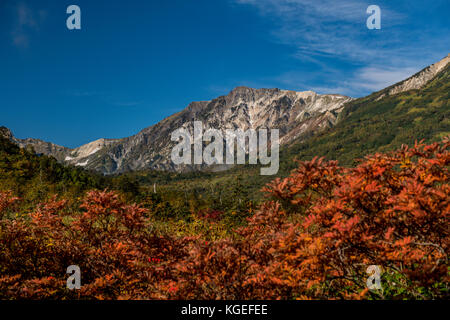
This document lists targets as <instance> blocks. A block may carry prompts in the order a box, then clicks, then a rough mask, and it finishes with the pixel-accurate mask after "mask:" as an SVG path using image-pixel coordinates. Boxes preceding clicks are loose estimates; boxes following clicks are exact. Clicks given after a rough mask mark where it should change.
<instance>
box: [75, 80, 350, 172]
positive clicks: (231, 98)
mask: <svg viewBox="0 0 450 320" xmlns="http://www.w3.org/2000/svg"><path fill="white" fill-rule="evenodd" d="M350 100H351V98H349V97H345V96H339V95H318V94H316V93H314V92H294V91H287V90H279V89H252V88H247V87H238V88H236V89H234V90H233V91H231V92H230V93H229V94H228V95H226V96H222V97H219V98H217V99H214V100H212V101H200V102H193V103H191V104H190V105H189V106H188V107H187V108H186V109H184V110H183V111H181V112H179V113H177V114H174V115H173V116H171V117H169V118H166V119H164V120H163V121H161V122H159V123H158V124H156V125H154V126H151V127H149V128H146V129H144V130H142V131H141V132H139V133H138V134H136V135H134V136H132V137H128V138H125V139H121V140H119V141H116V142H114V143H111V144H109V145H107V146H104V147H103V148H102V149H101V150H100V151H98V152H96V153H95V154H92V155H90V156H88V157H86V158H83V159H78V161H82V163H81V164H83V165H84V166H85V167H86V168H90V169H95V170H100V171H102V172H104V173H107V174H111V173H118V172H126V171H131V170H141V169H156V170H177V171H183V170H192V169H194V167H190V166H184V165H181V166H175V165H174V164H173V163H172V161H171V159H170V153H171V150H172V148H173V147H174V145H175V142H172V141H171V134H172V132H173V131H175V130H176V129H178V128H182V127H183V128H186V129H187V130H189V131H190V132H192V131H193V121H202V123H203V127H204V130H206V129H209V128H214V129H219V130H225V129H242V130H244V131H245V130H247V129H262V128H267V129H279V130H280V137H281V143H282V144H283V143H288V142H290V141H292V140H294V139H297V138H299V137H301V136H302V135H304V134H306V133H309V132H315V131H317V130H322V129H324V128H327V127H329V126H332V125H334V124H335V122H336V118H337V115H338V114H339V112H340V111H341V110H342V107H343V105H344V104H345V103H346V102H348V101H350ZM78 164H79V165H80V163H78ZM216 169H217V168H216Z"/></svg>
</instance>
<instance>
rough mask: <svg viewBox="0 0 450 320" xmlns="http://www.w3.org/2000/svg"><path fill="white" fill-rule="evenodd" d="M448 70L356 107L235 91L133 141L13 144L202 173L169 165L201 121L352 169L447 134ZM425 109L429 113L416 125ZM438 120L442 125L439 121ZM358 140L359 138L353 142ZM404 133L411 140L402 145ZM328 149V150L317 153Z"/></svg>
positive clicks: (345, 101)
mask: <svg viewBox="0 0 450 320" xmlns="http://www.w3.org/2000/svg"><path fill="white" fill-rule="evenodd" d="M449 62H450V55H448V56H447V57H445V58H444V59H442V60H441V61H439V62H437V63H435V64H433V65H431V66H429V67H427V68H425V69H423V70H422V71H420V72H418V73H417V74H415V75H413V76H411V77H410V78H408V79H406V80H404V81H401V82H400V83H397V84H394V85H392V86H390V87H388V88H386V89H383V90H381V91H379V92H375V93H373V94H371V95H369V96H367V97H364V98H359V99H353V98H350V97H346V96H342V95H320V94H317V93H315V92H312V91H306V92H295V91H288V90H280V89H252V88H247V87H237V88H235V89H234V90H232V91H231V92H230V93H229V94H228V95H225V96H221V97H218V98H216V99H213V100H211V101H199V102H192V103H191V104H189V105H188V106H187V108H185V109H184V110H182V111H181V112H178V113H176V114H174V115H172V116H170V117H168V118H166V119H164V120H162V121H161V122H159V123H157V124H156V125H153V126H151V127H148V128H145V129H144V130H142V131H141V132H139V133H138V134H136V135H133V136H131V137H127V138H123V139H115V140H114V139H100V140H97V141H94V142H91V143H89V144H86V145H83V146H81V147H79V148H76V149H69V148H65V147H61V146H57V145H54V144H52V143H48V142H44V141H41V140H36V139H23V140H21V139H16V138H14V137H13V136H12V134H11V133H10V132H9V135H10V139H11V140H12V141H14V142H15V143H17V144H19V145H20V146H22V147H26V146H30V145H31V146H33V148H34V150H35V151H36V152H37V153H43V154H46V155H52V156H54V157H55V158H56V159H57V160H58V161H60V162H63V163H66V164H72V165H75V166H81V167H84V168H87V169H91V170H95V171H98V172H102V173H104V174H115V173H123V172H129V171H136V170H145V169H151V170H167V171H190V170H193V169H198V168H195V167H192V166H175V165H174V164H173V163H172V161H171V159H170V153H171V150H172V148H173V146H174V145H175V142H172V141H171V140H170V137H171V133H172V132H173V131H174V130H176V129H178V128H181V127H184V128H186V129H188V130H189V131H190V132H191V133H192V131H193V121H202V122H203V124H204V130H206V129H208V128H215V129H219V130H224V129H237V128H240V129H242V130H247V129H249V128H251V129H260V128H272V129H273V128H277V129H279V130H280V140H281V141H280V142H281V144H282V145H285V146H291V145H294V147H293V148H291V151H289V152H290V153H291V154H295V153H299V154H301V155H305V157H308V156H309V155H310V154H314V152H316V155H321V154H324V155H325V156H334V157H335V158H342V156H344V157H346V158H345V161H347V162H349V161H353V159H354V158H352V157H353V156H355V155H364V152H366V151H373V150H376V148H375V147H376V146H381V145H389V144H393V145H397V144H399V143H400V142H401V143H405V142H406V141H410V140H411V139H413V138H414V137H418V135H417V132H413V131H411V132H410V131H405V128H416V129H420V130H425V129H424V126H425V124H426V125H428V126H429V130H428V131H429V132H428V134H424V135H423V136H426V137H429V136H430V135H431V133H433V132H440V133H439V134H442V132H445V131H446V129H445V128H446V127H447V126H448V114H447V113H445V112H446V111H445V110H446V108H443V109H439V108H438V107H440V106H442V104H444V106H445V107H448V101H449V99H448V92H449V90H448V85H447V84H448V78H446V74H447V72H448V65H449ZM442 75H444V76H443V77H444V78H443V79H441V80H442V82H440V84H439V85H440V87H439V88H437V89H436V88H434V87H433V89H430V88H431V87H430V85H433V83H435V80H436V78H438V77H439V76H441V78H442ZM446 94H447V96H445V95H446ZM436 108H438V109H437V110H435V109H436ZM422 109H425V113H424V114H423V115H422V116H417V117H415V115H417V114H420V113H421V112H422V111H423V110H422ZM399 110H400V111H399ZM442 110H444V111H442ZM436 114H439V116H440V117H441V118H442V117H443V119H435V116H436ZM446 121H447V122H446ZM436 122H437V123H436ZM374 123H376V125H374ZM393 125H395V126H397V127H396V128H395V127H393ZM330 128H335V129H336V130H334V129H333V130H330ZM395 130H397V131H398V132H395ZM439 130H440V131H439ZM447 131H450V130H447ZM330 132H331V133H330ZM342 132H345V134H343V136H340V135H339V134H338V133H342ZM356 132H358V134H359V136H356V135H355V133H356ZM405 132H408V134H409V135H410V137H405V136H404V135H405ZM327 134H328V135H329V136H326V135H327ZM324 135H325V136H324ZM314 136H315V137H314ZM324 137H325V138H324ZM349 137H351V138H349ZM363 137H365V138H364V139H363ZM317 139H322V140H317ZM377 139H378V140H377ZM379 140H383V141H379ZM312 141H314V142H312ZM325 145H327V146H329V148H327V149H325V150H319V147H320V148H325V147H324V146H325ZM225 168H227V167H225ZM225 168H220V167H219V168H217V169H225Z"/></svg>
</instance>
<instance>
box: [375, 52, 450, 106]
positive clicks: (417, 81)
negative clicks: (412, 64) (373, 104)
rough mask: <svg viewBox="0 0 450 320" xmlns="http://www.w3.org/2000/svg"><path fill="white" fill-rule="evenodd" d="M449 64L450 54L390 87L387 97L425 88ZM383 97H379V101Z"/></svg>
mask: <svg viewBox="0 0 450 320" xmlns="http://www.w3.org/2000/svg"><path fill="white" fill-rule="evenodd" d="M449 62H450V54H448V55H447V56H446V57H445V58H443V59H442V60H440V61H438V62H436V63H435V64H432V65H430V66H428V67H427V68H425V69H423V70H422V71H420V72H418V73H416V74H415V75H413V76H411V77H409V78H408V79H406V80H404V81H402V82H400V83H398V84H396V85H394V86H392V87H391V88H390V90H389V93H388V95H394V94H397V93H401V92H405V91H409V90H414V89H420V88H422V87H423V86H425V85H426V84H427V83H428V82H429V81H430V80H432V79H433V78H434V77H435V76H436V75H437V74H438V73H439V72H441V71H442V70H443V69H444V68H445V67H446V66H447V65H448V64H449ZM384 96H385V95H382V96H380V97H379V98H378V99H381V98H382V97H384Z"/></svg>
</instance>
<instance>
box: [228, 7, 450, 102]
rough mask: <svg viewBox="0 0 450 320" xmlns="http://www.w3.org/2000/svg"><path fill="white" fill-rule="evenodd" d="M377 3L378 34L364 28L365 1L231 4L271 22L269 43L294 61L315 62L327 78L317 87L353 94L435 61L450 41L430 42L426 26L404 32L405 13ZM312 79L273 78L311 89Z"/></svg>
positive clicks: (291, 74) (289, 74) (286, 75)
mask: <svg viewBox="0 0 450 320" xmlns="http://www.w3.org/2000/svg"><path fill="white" fill-rule="evenodd" d="M377 2H378V3H380V7H381V10H382V30H378V31H373V30H368V29H367V27H366V19H367V17H368V15H367V13H366V9H367V7H368V6H369V5H370V4H373V3H371V2H368V1H356V0H339V1H336V0H322V1H317V0H234V3H237V4H240V5H249V6H253V7H254V8H256V9H257V10H258V12H259V13H260V14H261V15H262V16H263V17H264V18H265V19H268V20H270V21H272V23H273V30H272V34H271V36H272V40H273V41H275V42H278V43H282V44H285V45H289V46H292V47H293V48H294V50H295V53H294V54H293V57H294V58H296V59H298V60H300V61H302V62H304V63H313V64H315V65H316V66H317V71H316V72H317V73H318V74H322V75H323V74H326V85H325V86H316V87H315V88H316V89H332V90H342V91H343V92H340V93H344V94H354V95H361V94H364V93H367V92H368V91H376V90H379V89H382V88H384V87H385V86H388V85H391V84H393V83H395V82H397V81H400V80H403V79H405V78H407V77H408V76H410V75H412V74H413V73H414V72H416V71H418V70H420V69H421V68H423V67H425V66H426V65H428V64H429V63H430V57H432V56H434V57H436V52H439V49H441V50H442V48H445V46H446V44H445V43H446V39H447V40H450V38H449V36H448V35H446V36H445V35H444V36H443V37H441V38H440V39H436V38H431V37H429V36H428V34H427V33H426V32H427V30H426V28H423V30H422V31H421V29H420V28H418V29H416V30H415V32H414V33H413V34H412V33H408V29H409V28H410V25H408V24H409V23H410V21H409V20H408V19H409V17H408V15H407V13H404V12H402V11H401V10H394V9H393V8H394V7H395V6H393V5H392V3H389V2H386V1H384V0H378V1H377ZM395 8H397V7H395ZM398 11H400V12H398ZM417 43H422V44H423V45H422V46H418V45H417ZM438 48H439V49H438ZM445 54H446V53H445ZM439 57H440V56H439ZM441 58H442V57H441ZM327 59H328V61H329V59H336V60H339V61H341V62H342V63H344V64H347V65H351V66H352V68H351V70H352V71H350V72H347V73H345V76H346V77H345V78H344V74H343V72H342V70H333V69H332V67H331V69H330V66H329V65H328V64H327V63H326V62H324V61H327ZM305 76H306V78H305ZM311 77H314V75H305V74H304V73H299V72H295V71H293V72H287V73H283V74H281V75H279V76H278V77H275V78H274V80H275V81H278V82H279V83H285V84H287V85H290V86H292V85H295V84H296V86H297V87H299V86H305V87H309V88H308V89H313V88H312V87H311V83H310V84H309V85H308V83H306V81H308V80H312V79H311ZM316 80H317V79H316ZM316 82H317V81H316ZM322 82H324V81H322Z"/></svg>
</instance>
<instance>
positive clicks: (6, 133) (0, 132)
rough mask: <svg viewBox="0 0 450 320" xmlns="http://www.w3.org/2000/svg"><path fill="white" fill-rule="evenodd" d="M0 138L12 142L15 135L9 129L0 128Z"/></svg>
mask: <svg viewBox="0 0 450 320" xmlns="http://www.w3.org/2000/svg"><path fill="white" fill-rule="evenodd" d="M0 136H1V137H3V138H6V139H8V140H12V138H13V134H12V132H11V130H9V129H8V128H7V127H0Z"/></svg>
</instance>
